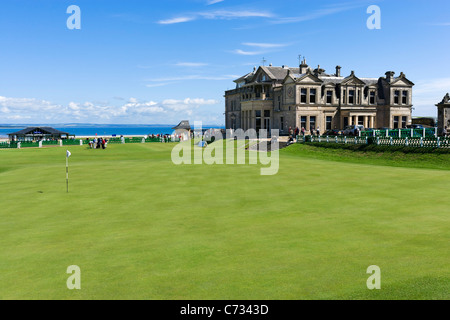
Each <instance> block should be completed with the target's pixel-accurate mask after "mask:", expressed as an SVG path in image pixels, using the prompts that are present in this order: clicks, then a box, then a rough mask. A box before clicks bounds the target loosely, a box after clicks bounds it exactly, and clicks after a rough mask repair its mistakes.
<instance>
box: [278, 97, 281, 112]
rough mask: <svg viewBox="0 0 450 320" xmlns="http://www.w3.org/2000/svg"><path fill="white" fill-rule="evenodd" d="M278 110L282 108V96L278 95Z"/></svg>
mask: <svg viewBox="0 0 450 320" xmlns="http://www.w3.org/2000/svg"><path fill="white" fill-rule="evenodd" d="M278 110H281V97H280V96H278Z"/></svg>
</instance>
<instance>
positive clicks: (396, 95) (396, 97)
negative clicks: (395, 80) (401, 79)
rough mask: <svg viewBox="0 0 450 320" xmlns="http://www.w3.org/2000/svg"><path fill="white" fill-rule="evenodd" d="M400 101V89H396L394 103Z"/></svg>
mask: <svg viewBox="0 0 450 320" xmlns="http://www.w3.org/2000/svg"><path fill="white" fill-rule="evenodd" d="M399 103H400V91H398V90H395V91H394V104H399Z"/></svg>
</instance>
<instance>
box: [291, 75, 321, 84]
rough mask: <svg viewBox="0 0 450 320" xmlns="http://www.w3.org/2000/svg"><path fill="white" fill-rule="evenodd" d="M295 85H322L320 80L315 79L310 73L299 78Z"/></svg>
mask: <svg viewBox="0 0 450 320" xmlns="http://www.w3.org/2000/svg"><path fill="white" fill-rule="evenodd" d="M296 82H297V83H302V84H306V83H308V84H322V82H323V81H322V80H320V79H319V78H317V77H316V76H315V75H313V74H311V73H307V74H305V75H304V76H302V77H300V78H298V79H297V81H296Z"/></svg>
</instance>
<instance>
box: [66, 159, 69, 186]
mask: <svg viewBox="0 0 450 320" xmlns="http://www.w3.org/2000/svg"><path fill="white" fill-rule="evenodd" d="M66 186H67V193H69V157H68V156H67V155H66Z"/></svg>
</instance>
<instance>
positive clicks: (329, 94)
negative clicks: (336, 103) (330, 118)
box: [327, 91, 333, 104]
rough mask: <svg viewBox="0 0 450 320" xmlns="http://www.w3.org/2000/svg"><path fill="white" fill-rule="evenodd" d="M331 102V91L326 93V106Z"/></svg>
mask: <svg viewBox="0 0 450 320" xmlns="http://www.w3.org/2000/svg"><path fill="white" fill-rule="evenodd" d="M332 102H333V91H327V104H331V103H332Z"/></svg>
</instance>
